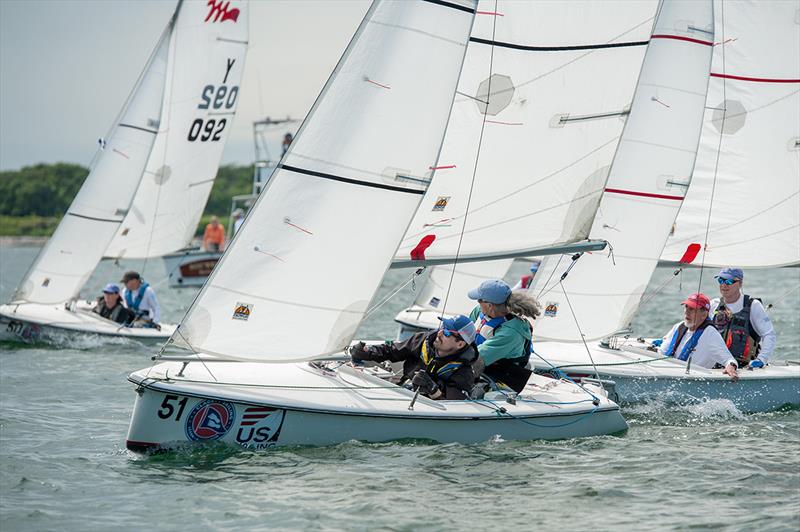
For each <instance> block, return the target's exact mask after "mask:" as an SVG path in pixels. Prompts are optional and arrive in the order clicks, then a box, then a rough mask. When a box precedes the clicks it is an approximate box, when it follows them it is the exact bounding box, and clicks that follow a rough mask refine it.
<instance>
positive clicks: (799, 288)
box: [765, 284, 800, 312]
mask: <svg viewBox="0 0 800 532" xmlns="http://www.w3.org/2000/svg"><path fill="white" fill-rule="evenodd" d="M797 290H800V284H798V285H797V286H795V287H794V288H790V289H789V290H787V291H786V292H784V293H783V294H781V295H780V296H778V297H777V298H776V299H774V300H773V301H772V303H770V304H769V305H767V307H766V309H765V310H766V311H767V312H769V311H770V310H772V308H773V307H774V306H775V303H777V302H778V301H780V300H781V299H784V298H785V297H786V296H788V295H789V294H791V293H792V292H796V291H797Z"/></svg>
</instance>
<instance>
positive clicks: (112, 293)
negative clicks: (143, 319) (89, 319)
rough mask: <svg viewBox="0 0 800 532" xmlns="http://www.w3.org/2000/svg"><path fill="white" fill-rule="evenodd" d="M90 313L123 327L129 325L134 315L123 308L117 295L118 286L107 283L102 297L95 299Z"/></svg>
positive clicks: (120, 298)
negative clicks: (95, 301)
mask: <svg viewBox="0 0 800 532" xmlns="http://www.w3.org/2000/svg"><path fill="white" fill-rule="evenodd" d="M92 312H95V313H97V314H100V315H101V316H102V317H104V318H105V319H107V320H111V321H115V322H117V323H121V324H123V325H128V324H130V323H131V322H132V321H133V319H134V318H135V315H134V314H133V312H131V311H130V310H128V309H127V308H125V306H124V305H123V304H122V297H120V295H119V286H117V285H115V284H114V283H108V284H107V285H106V286H105V288H103V295H102V296H100V297H98V298H97V303H96V304H95V306H94V307H92Z"/></svg>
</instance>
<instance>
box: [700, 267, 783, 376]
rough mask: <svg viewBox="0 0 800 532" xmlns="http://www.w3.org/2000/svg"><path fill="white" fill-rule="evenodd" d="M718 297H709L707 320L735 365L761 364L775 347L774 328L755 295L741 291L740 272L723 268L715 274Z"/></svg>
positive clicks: (742, 275)
mask: <svg viewBox="0 0 800 532" xmlns="http://www.w3.org/2000/svg"><path fill="white" fill-rule="evenodd" d="M716 279H717V282H718V283H719V293H720V296H722V297H719V298H716V299H713V300H712V301H711V321H713V322H714V327H716V328H717V330H718V331H719V332H720V334H721V335H722V339H723V340H724V341H725V345H727V346H728V349H729V350H730V352H731V354H732V355H733V358H735V359H736V361H737V362H738V363H739V367H740V368H743V367H748V368H750V369H755V368H763V367H764V366H765V365H766V364H769V359H770V357H771V356H772V352H773V351H774V350H775V329H774V328H773V327H772V322H771V321H770V319H769V316H768V315H767V312H766V311H765V310H764V305H762V304H761V301H759V300H758V299H756V298H753V297H751V296H749V295H747V294H743V293H742V280H743V279H744V273H743V272H742V270H741V269H740V268H724V269H723V270H721V271H720V272H719V275H717V276H716Z"/></svg>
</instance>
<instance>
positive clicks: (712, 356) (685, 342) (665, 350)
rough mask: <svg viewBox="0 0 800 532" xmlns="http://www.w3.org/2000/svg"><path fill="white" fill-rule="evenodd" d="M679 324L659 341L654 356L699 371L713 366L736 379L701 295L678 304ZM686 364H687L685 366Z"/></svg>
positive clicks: (691, 296)
mask: <svg viewBox="0 0 800 532" xmlns="http://www.w3.org/2000/svg"><path fill="white" fill-rule="evenodd" d="M681 304H682V305H683V321H679V322H678V323H676V324H675V325H674V326H673V327H672V329H671V330H670V331H669V332H668V333H667V335H666V336H664V338H663V339H662V341H661V346H660V347H659V349H658V352H659V353H661V354H662V355H664V356H668V357H675V358H677V359H678V360H686V361H688V360H689V359H691V364H692V365H694V366H700V367H701V368H713V367H715V366H717V365H719V367H722V368H725V369H724V371H723V373H725V374H727V375H730V377H731V380H733V381H736V380H738V379H739V376H738V374H737V373H736V366H737V365H736V361H735V360H734V359H733V357H732V356H731V353H730V351H728V348H727V347H725V342H723V341H722V336H720V334H719V332H718V331H717V329H715V328H714V326H713V324H712V323H711V320H710V319H709V317H708V311H709V309H710V308H711V302H710V301H709V300H708V297H706V296H705V294H700V293H696V294H692V295H690V296H689V297H687V298H686V300H685V301H684V302H683V303H681ZM687 363H688V362H687Z"/></svg>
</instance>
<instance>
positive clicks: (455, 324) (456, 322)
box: [439, 314, 477, 344]
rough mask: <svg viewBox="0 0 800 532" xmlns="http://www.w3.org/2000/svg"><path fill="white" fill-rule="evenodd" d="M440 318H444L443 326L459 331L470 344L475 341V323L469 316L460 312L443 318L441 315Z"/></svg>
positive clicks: (449, 329)
mask: <svg viewBox="0 0 800 532" xmlns="http://www.w3.org/2000/svg"><path fill="white" fill-rule="evenodd" d="M439 319H440V320H442V327H443V328H445V329H447V330H448V331H451V332H457V333H458V335H459V336H460V337H461V338H462V339H463V340H464V341H465V342H467V343H468V344H471V343H472V342H474V341H475V336H476V335H477V333H476V332H475V324H474V323H473V322H472V320H471V319H469V318H468V317H466V316H464V315H463V314H459V315H458V316H455V317H453V318H442V317H441V316H440V317H439Z"/></svg>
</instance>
